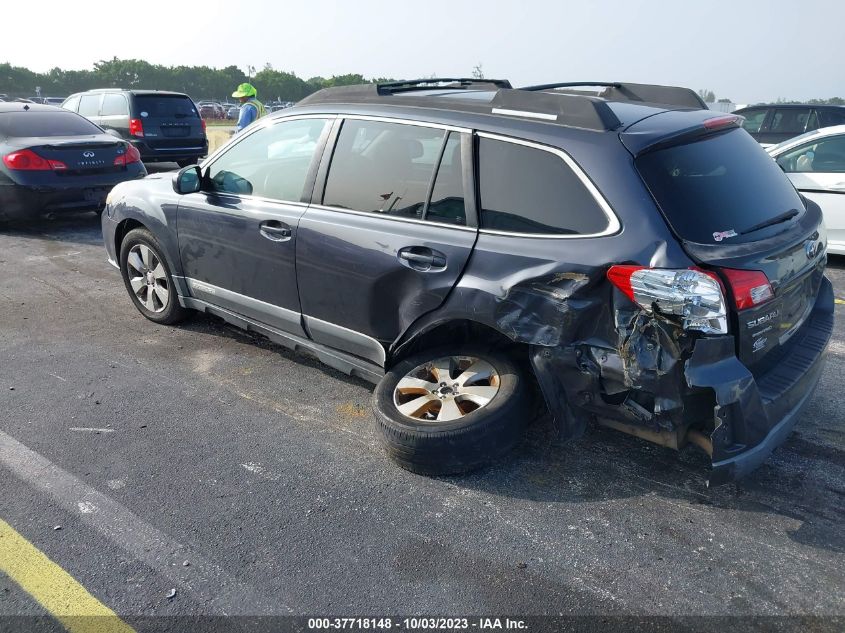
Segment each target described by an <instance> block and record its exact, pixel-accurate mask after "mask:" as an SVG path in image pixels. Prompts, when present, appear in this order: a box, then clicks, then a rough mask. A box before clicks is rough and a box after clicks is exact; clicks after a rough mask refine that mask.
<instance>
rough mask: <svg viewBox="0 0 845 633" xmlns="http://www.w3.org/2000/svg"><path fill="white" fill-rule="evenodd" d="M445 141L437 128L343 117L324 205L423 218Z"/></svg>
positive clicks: (441, 132)
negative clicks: (344, 119)
mask: <svg viewBox="0 0 845 633" xmlns="http://www.w3.org/2000/svg"><path fill="white" fill-rule="evenodd" d="M445 137H446V132H445V131H444V130H441V129H435V128H428V127H421V126H417V125H405V124H401V123H385V122H382V121H359V120H356V119H347V120H346V121H344V123H343V127H342V128H341V131H340V135H339V136H338V140H337V145H336V147H335V150H334V154H333V155H332V162H331V168H330V169H329V176H328V180H327V182H326V191H325V195H324V196H323V204H325V205H328V206H333V207H340V208H343V209H352V210H355V211H366V212H370V213H381V214H385V215H393V216H402V217H408V218H416V219H422V217H423V211H424V208H425V201H426V198H427V197H428V190H429V186H430V184H431V182H432V177H433V176H434V168H435V165H436V164H437V161H438V160H439V158H440V152H441V149H442V148H443V141H444V139H445ZM444 186H445V185H444ZM438 195H440V194H438ZM444 213H445V211H444Z"/></svg>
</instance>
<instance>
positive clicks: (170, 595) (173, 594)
mask: <svg viewBox="0 0 845 633" xmlns="http://www.w3.org/2000/svg"><path fill="white" fill-rule="evenodd" d="M175 597H176V589H175V588H173V589H171V590H170V591H168V592H167V599H168V600H172V599H173V598H175Z"/></svg>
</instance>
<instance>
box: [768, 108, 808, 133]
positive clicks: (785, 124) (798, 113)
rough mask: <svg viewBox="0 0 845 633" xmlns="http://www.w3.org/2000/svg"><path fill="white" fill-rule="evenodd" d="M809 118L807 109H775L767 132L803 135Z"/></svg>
mask: <svg viewBox="0 0 845 633" xmlns="http://www.w3.org/2000/svg"><path fill="white" fill-rule="evenodd" d="M809 118H810V109H809V108H775V112H774V114H773V115H772V122H771V124H770V125H769V132H772V133H774V134H792V135H797V134H803V133H804V131H805V130H806V129H807V120H808V119H809Z"/></svg>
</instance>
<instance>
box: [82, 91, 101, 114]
mask: <svg viewBox="0 0 845 633" xmlns="http://www.w3.org/2000/svg"><path fill="white" fill-rule="evenodd" d="M101 98H102V95H99V94H96V95H82V97H80V99H79V114H81V115H82V116H99V115H100V99H101Z"/></svg>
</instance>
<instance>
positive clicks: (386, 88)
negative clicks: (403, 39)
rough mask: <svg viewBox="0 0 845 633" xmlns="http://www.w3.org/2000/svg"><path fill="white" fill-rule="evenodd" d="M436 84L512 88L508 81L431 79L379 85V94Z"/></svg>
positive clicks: (453, 78)
mask: <svg viewBox="0 0 845 633" xmlns="http://www.w3.org/2000/svg"><path fill="white" fill-rule="evenodd" d="M435 84H457V86H450V88H469V87H471V86H477V85H486V86H490V85H493V86H496V87H497V88H510V87H511V82H510V81H508V80H507V79H478V78H476V77H432V78H430V79H409V80H407V81H391V82H387V83H380V84H378V92H379V94H391V93H394V92H403V91H406V90H431V89H432V88H434V87H436V86H435Z"/></svg>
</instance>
